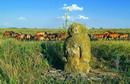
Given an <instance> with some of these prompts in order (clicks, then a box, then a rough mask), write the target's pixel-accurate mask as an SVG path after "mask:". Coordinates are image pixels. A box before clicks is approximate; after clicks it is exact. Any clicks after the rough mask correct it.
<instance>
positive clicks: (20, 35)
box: [17, 34, 25, 40]
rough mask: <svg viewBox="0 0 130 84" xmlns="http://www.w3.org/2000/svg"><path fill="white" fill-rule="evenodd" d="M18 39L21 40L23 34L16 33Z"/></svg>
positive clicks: (23, 36)
mask: <svg viewBox="0 0 130 84" xmlns="http://www.w3.org/2000/svg"><path fill="white" fill-rule="evenodd" d="M17 38H18V40H23V39H24V38H25V34H18V36H17Z"/></svg>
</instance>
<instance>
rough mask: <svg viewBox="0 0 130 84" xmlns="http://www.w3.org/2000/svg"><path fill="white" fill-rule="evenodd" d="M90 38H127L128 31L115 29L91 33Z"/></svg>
mask: <svg viewBox="0 0 130 84" xmlns="http://www.w3.org/2000/svg"><path fill="white" fill-rule="evenodd" d="M89 36H90V37H91V39H92V38H97V39H102V40H103V39H106V40H110V39H114V40H116V39H123V40H125V39H127V40H128V39H129V34H128V33H116V32H115V31H106V32H103V33H102V34H92V35H89Z"/></svg>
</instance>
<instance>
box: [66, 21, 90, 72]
mask: <svg viewBox="0 0 130 84" xmlns="http://www.w3.org/2000/svg"><path fill="white" fill-rule="evenodd" d="M68 34H69V36H68V37H67V39H66V40H65V43H64V52H65V56H66V58H67V63H66V64H65V66H64V69H65V71H66V72H69V73H88V72H89V69H90V66H89V62H90V58H91V49H90V38H89V36H88V34H87V28H86V27H85V26H84V25H82V24H80V23H73V24H71V25H70V27H69V29H68Z"/></svg>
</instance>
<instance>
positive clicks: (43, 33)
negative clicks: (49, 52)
mask: <svg viewBox="0 0 130 84" xmlns="http://www.w3.org/2000/svg"><path fill="white" fill-rule="evenodd" d="M36 35H42V36H46V35H47V32H37V33H36Z"/></svg>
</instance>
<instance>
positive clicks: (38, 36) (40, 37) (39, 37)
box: [33, 35, 45, 41]
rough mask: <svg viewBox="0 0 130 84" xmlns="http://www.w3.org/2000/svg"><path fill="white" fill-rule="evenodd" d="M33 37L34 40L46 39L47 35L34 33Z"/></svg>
mask: <svg viewBox="0 0 130 84" xmlns="http://www.w3.org/2000/svg"><path fill="white" fill-rule="evenodd" d="M33 39H34V40H39V41H43V40H45V37H44V36H42V35H34V36H33Z"/></svg>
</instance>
